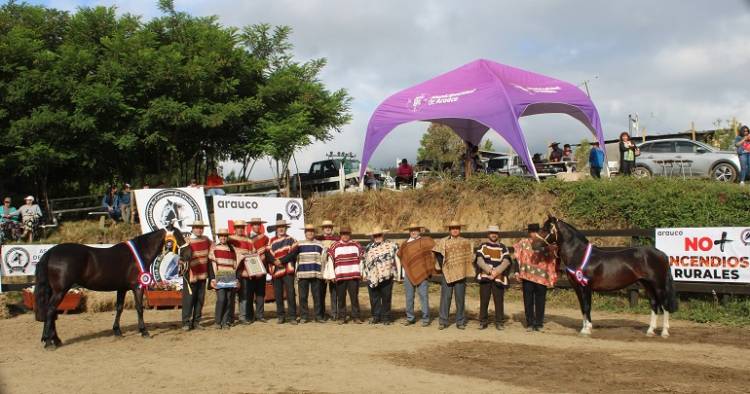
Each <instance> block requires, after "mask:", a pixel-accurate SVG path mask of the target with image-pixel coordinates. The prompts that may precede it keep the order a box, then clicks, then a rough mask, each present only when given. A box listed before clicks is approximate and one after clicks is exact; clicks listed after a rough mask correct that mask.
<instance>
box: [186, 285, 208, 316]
mask: <svg viewBox="0 0 750 394" xmlns="http://www.w3.org/2000/svg"><path fill="white" fill-rule="evenodd" d="M188 289H189V290H188ZM205 298H206V280H205V279H203V280H199V281H197V282H195V283H189V282H188V281H187V280H186V279H184V278H183V279H182V325H183V326H187V325H190V326H193V327H195V326H197V325H198V323H200V321H201V316H202V315H203V300H204V299H205Z"/></svg>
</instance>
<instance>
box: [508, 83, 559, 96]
mask: <svg viewBox="0 0 750 394" xmlns="http://www.w3.org/2000/svg"><path fill="white" fill-rule="evenodd" d="M511 85H513V87H514V88H516V89H518V90H521V91H524V92H526V93H528V94H530V95H532V96H533V95H534V94H537V93H543V94H555V93H559V92H560V87H559V86H541V87H536V86H526V87H524V86H521V85H517V84H515V83H512V84H511Z"/></svg>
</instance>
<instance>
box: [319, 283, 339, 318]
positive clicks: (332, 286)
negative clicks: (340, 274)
mask: <svg viewBox="0 0 750 394" xmlns="http://www.w3.org/2000/svg"><path fill="white" fill-rule="evenodd" d="M326 291H329V292H330V293H331V317H332V318H333V319H334V320H336V319H338V317H339V314H338V309H339V308H338V307H339V306H338V301H337V297H336V283H334V282H331V281H327V280H322V279H321V281H320V309H321V313H322V315H323V317H325V315H326Z"/></svg>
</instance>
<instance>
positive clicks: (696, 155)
mask: <svg viewBox="0 0 750 394" xmlns="http://www.w3.org/2000/svg"><path fill="white" fill-rule="evenodd" d="M638 148H639V149H640V150H641V155H640V156H638V158H637V159H636V167H635V169H634V170H633V175H634V176H637V177H649V176H662V175H665V176H670V175H671V176H683V175H684V176H693V177H700V178H711V179H714V180H717V181H721V182H734V181H735V180H737V174H739V171H740V160H739V158H738V157H737V154H736V153H735V152H730V151H721V150H718V149H715V148H713V147H711V146H709V145H706V144H704V143H702V142H698V141H693V140H689V139H685V138H670V139H663V140H654V141H647V142H643V143H641V144H639V145H638Z"/></svg>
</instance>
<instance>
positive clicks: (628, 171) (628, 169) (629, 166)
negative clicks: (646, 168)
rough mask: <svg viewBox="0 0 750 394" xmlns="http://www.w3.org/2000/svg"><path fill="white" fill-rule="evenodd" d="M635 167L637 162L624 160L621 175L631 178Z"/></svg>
mask: <svg viewBox="0 0 750 394" xmlns="http://www.w3.org/2000/svg"><path fill="white" fill-rule="evenodd" d="M634 167H635V161H627V160H623V161H621V162H620V175H624V176H630V175H632V174H633V168H634Z"/></svg>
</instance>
